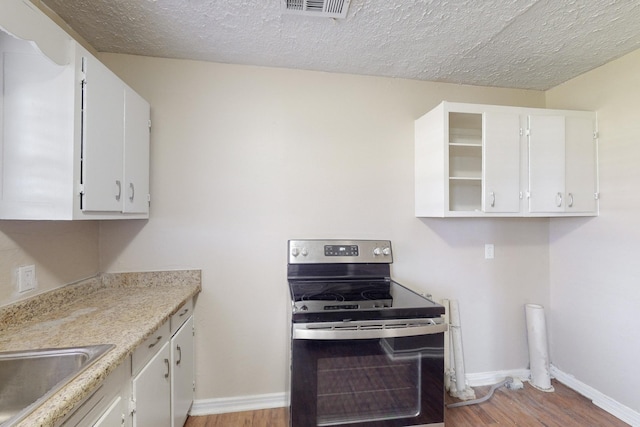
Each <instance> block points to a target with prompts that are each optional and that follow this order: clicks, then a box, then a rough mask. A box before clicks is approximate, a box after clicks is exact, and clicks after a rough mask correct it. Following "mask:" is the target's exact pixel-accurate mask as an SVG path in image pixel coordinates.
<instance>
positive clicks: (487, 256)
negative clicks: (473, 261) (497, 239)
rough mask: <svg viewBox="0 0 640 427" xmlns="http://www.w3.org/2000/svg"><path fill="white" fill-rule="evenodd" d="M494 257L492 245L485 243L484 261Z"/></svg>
mask: <svg viewBox="0 0 640 427" xmlns="http://www.w3.org/2000/svg"><path fill="white" fill-rule="evenodd" d="M494 255H495V252H494V247H493V243H487V244H486V245H484V259H493V256H494Z"/></svg>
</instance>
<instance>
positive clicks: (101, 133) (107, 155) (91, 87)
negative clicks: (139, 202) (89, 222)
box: [82, 55, 125, 212]
mask: <svg viewBox="0 0 640 427" xmlns="http://www.w3.org/2000/svg"><path fill="white" fill-rule="evenodd" d="M83 61H84V63H83V67H84V73H85V76H86V82H85V85H84V89H83V95H84V98H83V134H82V184H83V186H84V195H83V198H82V209H83V210H85V211H118V212H119V211H121V210H122V197H123V193H124V188H123V183H122V156H123V139H124V87H125V86H124V83H123V82H122V81H121V80H120V79H118V77H116V75H115V74H114V73H113V72H111V71H110V70H109V69H108V68H107V67H106V66H104V65H103V64H102V63H101V62H100V61H98V60H97V59H96V58H95V57H93V56H92V55H85V56H84V57H83Z"/></svg>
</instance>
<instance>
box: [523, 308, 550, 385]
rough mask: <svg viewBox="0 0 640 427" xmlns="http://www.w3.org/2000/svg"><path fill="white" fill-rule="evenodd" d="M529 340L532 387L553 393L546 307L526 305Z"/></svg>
mask: <svg viewBox="0 0 640 427" xmlns="http://www.w3.org/2000/svg"><path fill="white" fill-rule="evenodd" d="M525 314H526V318H527V340H528V343H529V365H530V369H531V385H532V386H534V387H535V388H537V389H539V390H542V391H553V387H552V386H551V372H550V370H549V350H548V347H547V325H546V322H545V318H544V307H543V306H541V305H538V304H526V305H525Z"/></svg>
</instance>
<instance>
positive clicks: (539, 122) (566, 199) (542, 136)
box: [415, 102, 598, 217]
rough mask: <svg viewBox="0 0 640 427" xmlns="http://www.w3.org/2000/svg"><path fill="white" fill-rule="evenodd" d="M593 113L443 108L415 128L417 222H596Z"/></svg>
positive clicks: (447, 105)
mask: <svg viewBox="0 0 640 427" xmlns="http://www.w3.org/2000/svg"><path fill="white" fill-rule="evenodd" d="M595 125H596V121H595V114H594V113H590V112H580V111H564V110H563V111H560V110H545V109H532V108H520V107H504V106H493V105H477V104H462V103H449V102H443V103H441V104H440V105H438V106H437V107H436V108H434V109H433V110H432V111H430V112H429V113H427V114H425V115H424V116H423V117H421V118H419V119H418V120H416V123H415V138H416V140H415V156H416V157H415V179H416V181H415V190H416V196H415V202H416V205H415V209H416V216H418V217H422V216H424V217H455V216H463V217H469V216H563V215H580V216H586V215H597V212H598V204H597V145H596V140H595V139H594V138H595Z"/></svg>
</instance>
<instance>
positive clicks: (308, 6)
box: [282, 0, 351, 18]
mask: <svg viewBox="0 0 640 427" xmlns="http://www.w3.org/2000/svg"><path fill="white" fill-rule="evenodd" d="M349 3H351V0H282V11H283V13H287V14H295V15H306V16H316V17H322V18H346V17H347V11H348V10H349Z"/></svg>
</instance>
